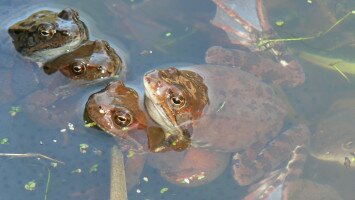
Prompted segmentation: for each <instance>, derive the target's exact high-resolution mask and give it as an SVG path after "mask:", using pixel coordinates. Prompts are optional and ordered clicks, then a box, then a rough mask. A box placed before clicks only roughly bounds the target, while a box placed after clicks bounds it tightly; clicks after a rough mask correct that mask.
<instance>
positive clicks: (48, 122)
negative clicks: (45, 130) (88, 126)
mask: <svg viewBox="0 0 355 200" xmlns="http://www.w3.org/2000/svg"><path fill="white" fill-rule="evenodd" d="M56 70H58V71H60V72H61V73H54V72H55V71H56ZM45 72H46V73H45ZM125 73H126V66H125V62H124V61H123V60H122V58H121V57H120V56H119V55H117V53H116V51H115V50H114V49H113V48H111V47H110V45H109V44H108V42H106V41H103V40H95V41H92V42H87V43H85V44H83V45H82V46H81V47H79V48H78V49H76V50H74V51H73V52H69V53H67V54H63V55H61V56H59V57H58V58H56V59H54V60H51V61H48V62H46V63H45V64H44V66H43V69H42V68H38V74H39V77H38V79H39V80H40V85H39V87H38V88H37V90H36V91H34V92H33V93H31V94H29V95H28V96H27V97H26V98H25V99H24V100H23V102H22V104H23V107H24V111H25V113H26V114H28V116H30V119H34V120H35V122H36V123H37V124H40V125H42V127H51V128H53V127H57V128H60V127H63V124H67V123H69V122H70V121H71V120H73V119H77V116H78V114H76V112H79V113H80V112H81V111H82V110H84V108H83V107H84V106H82V105H77V103H73V101H74V102H77V101H79V102H80V101H86V100H85V99H86V98H87V96H88V95H89V93H90V90H91V89H93V88H97V87H100V86H101V85H102V84H105V83H107V82H108V81H110V80H112V79H117V80H123V79H124V78H125ZM48 74H50V75H48ZM78 104H79V103H78ZM63 106H64V108H63ZM73 111H75V112H73ZM79 116H80V115H79Z"/></svg>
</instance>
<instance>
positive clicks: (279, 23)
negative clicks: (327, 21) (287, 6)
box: [275, 20, 285, 26]
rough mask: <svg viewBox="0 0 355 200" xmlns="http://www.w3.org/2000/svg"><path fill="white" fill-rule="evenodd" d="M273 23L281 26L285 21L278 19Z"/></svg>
mask: <svg viewBox="0 0 355 200" xmlns="http://www.w3.org/2000/svg"><path fill="white" fill-rule="evenodd" d="M275 24H276V26H283V25H285V22H284V21H282V20H279V21H276V22H275Z"/></svg>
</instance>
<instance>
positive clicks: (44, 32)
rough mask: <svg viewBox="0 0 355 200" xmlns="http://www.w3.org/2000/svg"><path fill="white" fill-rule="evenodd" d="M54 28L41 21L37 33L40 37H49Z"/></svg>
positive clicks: (52, 33) (53, 32)
mask: <svg viewBox="0 0 355 200" xmlns="http://www.w3.org/2000/svg"><path fill="white" fill-rule="evenodd" d="M55 32H56V30H55V28H54V26H53V25H52V24H49V23H43V24H41V25H39V26H38V33H39V34H40V36H41V37H43V38H46V39H49V38H51V37H52V36H53V35H54V34H55Z"/></svg>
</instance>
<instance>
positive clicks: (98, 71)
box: [43, 40, 126, 81]
mask: <svg viewBox="0 0 355 200" xmlns="http://www.w3.org/2000/svg"><path fill="white" fill-rule="evenodd" d="M43 70H44V72H45V73H46V74H49V75H50V74H52V73H54V72H56V71H57V70H59V71H60V72H61V73H62V74H63V75H64V76H66V77H68V78H70V79H73V80H86V81H92V80H97V79H104V78H107V77H112V76H114V75H116V74H117V75H118V74H119V75H120V76H124V75H125V73H126V66H125V64H124V63H123V60H122V59H121V58H120V56H118V55H117V53H116V51H115V50H114V49H113V48H112V47H111V46H110V45H109V43H108V42H106V41H104V40H95V41H88V42H86V43H84V44H82V45H81V46H80V47H78V48H77V49H75V50H74V51H72V52H70V53H66V54H63V55H61V56H59V57H57V58H55V59H54V60H51V61H49V62H46V63H45V64H44V66H43Z"/></svg>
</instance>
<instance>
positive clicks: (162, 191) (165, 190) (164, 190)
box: [160, 187, 169, 194]
mask: <svg viewBox="0 0 355 200" xmlns="http://www.w3.org/2000/svg"><path fill="white" fill-rule="evenodd" d="M168 190H169V188H166V187H165V188H162V189H160V194H164V193H165V192H167V191H168Z"/></svg>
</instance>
